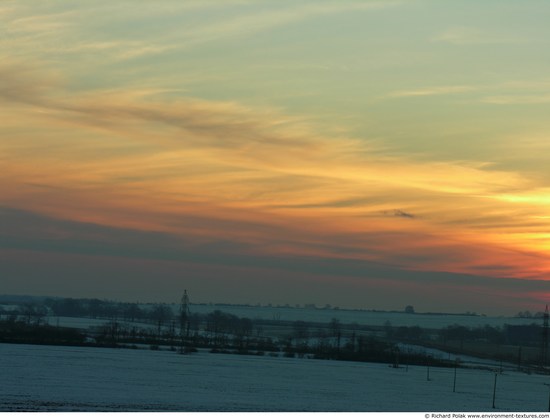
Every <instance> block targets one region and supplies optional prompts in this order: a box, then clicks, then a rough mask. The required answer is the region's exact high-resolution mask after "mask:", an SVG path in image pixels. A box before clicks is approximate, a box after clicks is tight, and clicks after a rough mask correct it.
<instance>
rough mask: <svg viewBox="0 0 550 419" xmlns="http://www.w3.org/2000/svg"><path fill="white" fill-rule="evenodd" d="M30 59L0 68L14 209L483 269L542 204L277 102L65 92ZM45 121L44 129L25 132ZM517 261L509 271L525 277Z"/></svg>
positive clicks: (270, 246) (492, 174) (502, 175)
mask: <svg viewBox="0 0 550 419" xmlns="http://www.w3.org/2000/svg"><path fill="white" fill-rule="evenodd" d="M32 68H36V65H29V66H27V67H25V66H24V65H23V64H22V63H18V64H17V65H15V64H11V65H4V66H3V68H2V70H0V71H1V72H2V74H3V75H4V76H5V77H4V78H2V80H6V81H7V82H5V84H2V85H0V86H1V87H0V101H2V102H3V104H4V105H6V104H10V105H11V104H13V103H19V104H20V107H21V108H23V110H24V112H23V111H22V110H21V109H20V110H19V111H18V112H14V111H13V109H12V108H11V107H10V108H8V107H6V106H4V108H5V109H4V112H6V113H7V114H6V115H8V114H9V118H8V119H9V120H10V121H11V128H10V129H11V130H12V132H18V135H17V137H13V139H10V138H12V137H7V140H6V141H4V142H3V144H2V145H1V146H0V157H2V156H4V159H3V177H2V179H1V180H0V191H1V192H2V197H3V198H2V199H3V201H4V203H6V202H10V203H11V205H13V206H16V207H19V208H22V209H28V210H33V211H37V212H41V213H43V214H49V215H51V216H55V217H58V218H67V219H70V220H75V221H81V222H82V221H86V222H94V223H98V224H102V225H106V226H117V227H126V228H132V229H140V230H148V231H158V232H171V233H172V234H176V235H177V234H181V235H187V236H189V235H191V236H192V237H196V238H200V240H204V241H209V240H214V239H215V238H216V237H225V238H227V239H228V240H229V239H230V240H232V241H235V242H238V243H241V244H242V245H243V246H253V247H254V248H255V249H256V250H257V251H258V252H265V253H275V254H302V255H316V256H321V255H322V256H326V257H351V258H368V259H371V260H378V261H383V262H385V263H397V264H400V265H402V266H406V267H408V268H411V269H427V266H428V264H429V263H432V265H433V269H437V270H445V269H452V270H455V271H460V269H461V266H462V267H465V266H476V265H481V264H482V262H481V261H479V260H478V256H477V251H476V252H473V253H472V252H471V249H477V248H480V247H484V246H485V247H486V248H487V249H489V250H487V251H486V252H485V253H486V254H485V258H486V259H487V260H488V259H491V258H492V259H494V262H495V264H498V262H499V261H500V260H502V258H503V257H504V256H503V255H506V257H505V258H506V259H508V260H509V259H510V256H509V254H510V253H511V252H512V250H510V249H513V248H514V246H518V247H517V248H518V249H524V248H527V247H528V245H529V243H528V240H525V239H523V240H522V241H518V240H516V239H517V237H514V236H513V235H510V236H502V235H500V232H501V231H502V227H499V222H500V225H502V223H503V222H505V221H507V222H511V223H512V225H510V226H508V227H506V230H508V231H510V229H513V228H515V227H514V226H515V225H517V224H514V222H513V221H512V220H513V217H512V215H513V214H516V215H517V214H518V212H524V213H525V214H529V216H537V215H544V214H545V213H546V212H545V211H546V207H545V206H542V207H541V208H540V209H539V210H533V208H532V206H530V203H528V202H520V201H516V202H511V201H510V200H508V201H506V200H503V199H500V197H501V196H502V194H503V193H505V192H506V191H510V190H514V191H515V190H519V189H524V190H535V188H536V186H537V184H536V182H534V181H533V180H531V179H528V178H525V177H523V176H521V175H519V174H517V173H514V172H506V171H502V170H501V171H497V170H494V169H493V168H492V167H491V166H490V165H486V164H482V163H483V162H481V163H480V162H465V161H457V162H417V161H415V160H413V159H408V158H404V157H400V158H397V157H393V156H389V155H385V154H384V152H383V151H381V150H379V149H378V148H377V147H371V146H370V144H369V142H368V140H365V139H358V138H349V137H345V136H340V137H338V138H334V137H330V136H325V135H322V134H320V133H319V131H318V130H317V129H316V128H315V127H314V126H312V125H310V123H308V122H307V121H306V120H304V119H301V118H299V117H296V116H289V115H286V114H285V113H284V112H283V111H282V110H279V109H273V108H251V107H248V106H245V105H242V104H239V103H235V102H222V101H206V100H198V99H192V98H180V99H178V100H174V99H171V100H164V99H163V98H162V95H161V96H158V95H157V94H156V93H157V92H155V91H154V90H148V89H143V90H141V91H139V90H124V89H121V90H117V91H94V92H88V93H74V92H71V91H69V90H65V89H64V88H63V86H62V85H61V84H60V83H56V82H55V80H54V79H53V78H50V77H45V78H44V79H41V78H40V77H39V75H38V74H36V73H35V72H33V71H31V70H30V69H32ZM0 108H1V106H0ZM42 126H48V127H49V128H48V130H47V131H44V130H42V129H33V128H31V127H42ZM75 127H77V132H78V133H79V134H78V138H75V137H74V132H75ZM46 139H47V141H46ZM44 141H46V143H47V144H48V147H46V148H43V147H42V148H41V147H40V144H42V143H43V142H44ZM33 150H35V151H34V152H33ZM21 156H24V158H21ZM358 191H364V192H363V193H362V194H361V195H360V196H359V197H358ZM59 202H64V203H65V204H64V205H62V206H60V205H59ZM282 203H284V204H285V205H281V204H282ZM388 207H389V208H397V209H395V210H393V211H391V215H392V217H391V218H392V219H390V218H389V217H387V215H385V214H383V212H384V211H387V208H388ZM401 208H406V210H404V209H401ZM495 208H499V209H500V211H501V213H500V215H498V214H497V215H496V216H495V220H494V223H493V227H489V228H488V229H485V231H482V230H478V226H479V224H476V221H475V220H473V221H472V222H469V221H467V220H468V218H472V214H473V213H476V214H478V213H480V212H481V213H483V212H486V211H489V210H491V211H494V210H495ZM377 214H379V215H377ZM412 218H414V219H415V222H410V221H409V220H410V219H412ZM373 220H376V222H375V223H373ZM457 220H466V221H462V222H460V223H458V222H457ZM538 222H539V226H541V225H545V223H547V220H545V219H542V218H540V219H538ZM319 225H323V230H322V231H319V228H318V226H319ZM518 228H519V227H518ZM492 232H494V234H492ZM397 236H398V237H397ZM450 237H453V240H459V241H460V245H457V244H456V243H455V244H453V243H452V240H451V239H449V238H450ZM502 237H509V241H507V242H506V240H505V241H504V242H502ZM327 243H329V244H327ZM490 243H492V244H490ZM534 243H536V241H533V242H532V243H531V246H532V245H533V244H534ZM536 246H539V245H536ZM536 246H535V248H537V247H536ZM457 249H460V251H458V250H457ZM468 249H470V250H468ZM503 249H504V250H503ZM538 249H541V251H542V248H540V246H539V247H538ZM434 252H436V253H434ZM489 253H491V254H492V255H493V256H491V257H490V256H489ZM512 253H513V252H512ZM434 254H436V255H437V257H434V256H433V255H434ZM436 259H437V262H436V261H435V260H436ZM516 259H517V262H516V263H517V266H518V268H517V272H519V273H521V274H524V275H531V274H532V272H531V273H527V272H524V271H523V270H522V269H523V268H522V269H520V266H524V265H522V263H524V262H525V259H524V258H523V257H519V256H518V257H516ZM428 261H431V262H428ZM474 262H475V263H474ZM539 268H540V269H543V267H540V266H539ZM544 269H546V268H544ZM544 269H543V270H544Z"/></svg>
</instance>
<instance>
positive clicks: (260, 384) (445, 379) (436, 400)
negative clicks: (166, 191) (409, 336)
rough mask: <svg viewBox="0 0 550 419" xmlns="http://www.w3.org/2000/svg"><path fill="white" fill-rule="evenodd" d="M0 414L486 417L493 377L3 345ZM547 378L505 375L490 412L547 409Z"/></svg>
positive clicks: (201, 354) (222, 356)
mask: <svg viewBox="0 0 550 419" xmlns="http://www.w3.org/2000/svg"><path fill="white" fill-rule="evenodd" d="M0 359H2V364H3V366H2V373H3V374H2V380H1V381H0V410H4V411H13V410H23V411H34V410H39V411H48V410H49V411H70V410H81V411H147V410H149V411H491V410H492V409H491V407H492V395H493V384H494V377H495V376H494V373H493V372H491V371H486V370H474V369H458V370H457V381H456V382H457V391H456V393H453V391H452V387H453V374H454V370H453V369H449V368H434V367H432V368H430V380H429V381H428V380H427V368H426V367H422V366H409V367H408V369H405V368H397V369H395V368H390V367H389V366H388V365H385V364H369V363H355V362H342V361H324V360H313V359H297V358H282V357H279V358H273V357H268V356H266V357H258V356H239V355H227V354H211V353H208V352H205V351H202V352H198V353H195V354H192V355H179V354H177V353H175V352H170V351H148V350H129V349H108V348H85V347H61V346H33V345H12V344H0ZM547 381H550V380H549V379H548V377H545V376H540V375H527V374H522V373H519V372H516V371H505V372H504V373H503V374H501V375H498V376H497V394H496V407H497V409H496V410H497V411H498V410H505V411H544V410H545V409H546V408H547V407H548V391H549V390H548V388H547V387H546V386H545V385H544V383H545V382H547Z"/></svg>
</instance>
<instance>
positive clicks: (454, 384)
mask: <svg viewBox="0 0 550 419" xmlns="http://www.w3.org/2000/svg"><path fill="white" fill-rule="evenodd" d="M457 366H458V359H456V358H455V374H454V378H453V393H456V368H457Z"/></svg>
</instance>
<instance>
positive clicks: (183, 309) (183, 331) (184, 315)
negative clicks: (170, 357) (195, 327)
mask: <svg viewBox="0 0 550 419" xmlns="http://www.w3.org/2000/svg"><path fill="white" fill-rule="evenodd" d="M189 317H190V311H189V296H188V295H187V290H184V291H183V296H182V297H181V304H180V339H181V352H182V353H183V340H184V337H189Z"/></svg>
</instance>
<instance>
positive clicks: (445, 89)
mask: <svg viewBox="0 0 550 419" xmlns="http://www.w3.org/2000/svg"><path fill="white" fill-rule="evenodd" d="M475 90H477V88H476V87H474V86H462V85H458V86H432V87H425V88H421V89H416V90H397V91H394V92H390V93H389V94H388V95H387V97H390V98H401V97H416V96H441V95H456V94H461V93H468V92H472V91H475Z"/></svg>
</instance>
